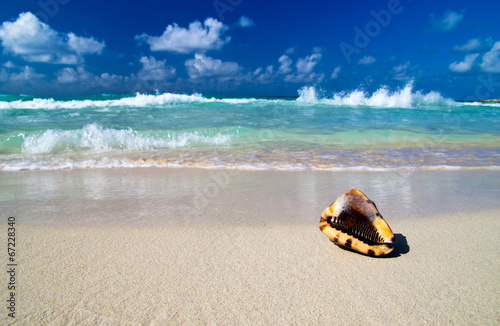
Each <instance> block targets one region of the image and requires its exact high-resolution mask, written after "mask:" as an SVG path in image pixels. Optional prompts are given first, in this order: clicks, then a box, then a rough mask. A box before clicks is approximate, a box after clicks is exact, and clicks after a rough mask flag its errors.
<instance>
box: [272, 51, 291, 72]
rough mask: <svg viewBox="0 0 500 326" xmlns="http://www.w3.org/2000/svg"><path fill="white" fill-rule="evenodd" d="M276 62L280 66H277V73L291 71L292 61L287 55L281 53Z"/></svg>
mask: <svg viewBox="0 0 500 326" xmlns="http://www.w3.org/2000/svg"><path fill="white" fill-rule="evenodd" d="M278 62H279V63H280V67H279V68H278V74H288V73H290V72H291V71H292V68H290V65H291V64H292V62H293V61H292V59H290V58H289V57H288V56H287V55H282V56H281V57H280V58H279V59H278ZM271 67H272V66H271Z"/></svg>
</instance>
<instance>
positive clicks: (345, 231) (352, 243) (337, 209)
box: [319, 189, 396, 256]
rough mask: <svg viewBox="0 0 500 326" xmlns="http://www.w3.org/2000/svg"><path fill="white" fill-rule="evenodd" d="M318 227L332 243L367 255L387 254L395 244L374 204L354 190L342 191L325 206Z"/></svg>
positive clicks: (390, 231) (388, 228) (391, 233)
mask: <svg viewBox="0 0 500 326" xmlns="http://www.w3.org/2000/svg"><path fill="white" fill-rule="evenodd" d="M319 227H320V229H321V231H322V232H323V233H324V234H326V236H328V238H329V239H330V240H332V241H333V242H335V243H337V244H339V245H342V246H345V247H347V248H350V249H353V250H356V251H358V252H361V253H363V254H366V255H371V256H381V255H386V254H388V253H389V252H391V251H392V250H393V247H392V245H393V244H395V243H396V238H395V237H394V233H393V232H392V230H391V228H390V227H389V225H388V224H387V222H386V221H385V220H384V218H383V217H382V215H380V213H379V211H378V209H377V207H376V206H375V203H374V202H373V201H371V200H370V199H368V197H366V195H365V194H364V193H362V192H361V191H359V190H357V189H353V190H350V191H348V192H346V193H344V194H343V195H342V196H340V197H339V198H337V200H335V202H334V203H333V204H332V205H330V206H329V207H327V208H326V209H325V211H324V212H323V214H322V215H321V219H320V222H319Z"/></svg>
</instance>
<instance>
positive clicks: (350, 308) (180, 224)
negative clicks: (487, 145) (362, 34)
mask: <svg viewBox="0 0 500 326" xmlns="http://www.w3.org/2000/svg"><path fill="white" fill-rule="evenodd" d="M499 180H500V171H497V170H481V171H476V170H474V171H397V172H394V171H393V172H366V171H364V172H360V171H354V172H325V171H293V172H290V171H238V170H227V169H218V170H209V169H164V168H148V169H108V170H97V169H94V170H66V171H26V172H6V173H0V186H1V187H0V200H1V203H2V209H3V212H4V213H5V214H7V215H6V216H15V217H16V223H17V224H16V241H17V244H16V246H17V258H18V268H19V273H18V278H17V284H18V285H19V290H18V292H17V298H18V301H17V312H18V314H17V317H16V323H15V324H18V325H25V324H44V323H52V324H55V325H64V324H83V325H89V324H109V325H165V324H195V325H199V324H207V323H208V324H256V323H260V324H292V323H299V324H320V325H321V324H324V325H329V324H332V323H334V324H341V325H344V324H370V325H382V324H402V323H405V324H409V325H420V324H423V323H429V324H442V323H452V324H478V325H479V324H495V323H498V320H499V319H500V312H499V310H498V302H499V299H500V298H499V293H500V284H499V282H498V281H497V271H498V270H499V267H500V254H499V252H498V250H497V249H498V244H499V240H498V236H497V234H496V233H497V230H498V229H499V227H500V221H499V220H498V216H499V215H500V204H499V203H498V200H497V199H498V196H499V193H500V189H499V188H498V184H500V182H499ZM351 188H358V189H360V190H361V191H363V192H365V194H366V195H367V196H368V197H369V198H370V199H372V200H373V201H374V202H375V203H376V204H377V207H378V209H379V211H380V212H381V213H382V215H383V216H384V218H385V220H386V221H387V222H388V224H389V225H390V226H391V228H392V230H393V231H394V233H395V235H396V237H397V240H398V244H397V245H396V247H395V251H394V254H393V255H391V256H389V257H388V258H371V257H368V256H363V255H361V254H358V253H355V252H351V251H348V250H343V249H341V248H339V247H337V246H336V245H334V244H333V243H332V242H330V241H329V240H328V238H327V237H326V236H325V235H323V234H322V233H321V231H320V230H319V227H318V223H319V217H320V214H321V212H322V211H323V210H324V209H325V208H326V207H327V206H328V205H330V204H331V202H333V201H334V200H335V199H336V197H338V196H339V195H341V194H342V193H343V192H345V191H347V190H349V189H351ZM2 233H5V232H2ZM0 239H1V241H2V243H1V244H0V245H1V246H2V247H4V248H6V247H7V244H6V241H7V239H6V237H5V236H2V237H0ZM1 257H3V258H2V259H3V260H4V261H5V259H6V255H5V254H4V255H2V256H1ZM2 274H5V275H2V276H1V277H0V282H1V284H7V283H8V280H7V277H8V275H7V273H2ZM2 293H4V294H3V296H4V297H5V296H6V294H5V291H2ZM6 299H7V298H6ZM10 321H11V320H10V319H8V318H7V310H6V309H4V310H3V313H2V314H0V323H5V322H10Z"/></svg>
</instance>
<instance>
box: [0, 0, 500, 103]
mask: <svg viewBox="0 0 500 326" xmlns="http://www.w3.org/2000/svg"><path fill="white" fill-rule="evenodd" d="M1 7H2V8H1V9H2V10H1V11H0V45H1V57H0V92H1V93H17V94H19V93H21V94H32V95H44V96H59V95H70V96H74V95H86V94H102V93H131V92H142V93H145V92H148V93H152V92H155V91H156V90H157V91H160V92H178V93H193V92H197V93H202V94H210V95H230V96H231V95H233V96H260V95H297V90H298V89H300V88H301V87H303V86H315V87H316V88H317V89H320V90H323V91H324V92H325V93H326V95H328V94H331V93H334V92H341V91H349V90H354V89H364V90H366V91H367V92H372V91H374V90H376V89H378V88H380V87H381V86H383V85H385V86H387V87H389V88H390V89H397V88H398V87H402V86H404V85H405V84H407V83H409V82H413V85H414V89H415V90H422V91H424V92H430V91H437V92H440V93H441V94H442V95H443V96H446V97H450V98H455V99H472V100H473V99H484V98H498V97H500V20H499V19H498V17H497V16H498V12H500V4H499V3H498V1H491V0H490V1H474V2H471V1H460V0H458V1H426V0H425V1H424V0H420V1H419V0H413V1H411V0H399V1H398V0H389V1H362V0H360V1H354V2H348V1H319V0H308V1H269V0H267V1H260V0H254V1H250V0H203V1H202V0H200V1H193V0H191V1H190V0H176V1H160V0H141V1H139V0H136V1H130V0H129V1H120V2H117V1H115V2H112V1H94V0H88V1H76V0H39V1H2V4H1Z"/></svg>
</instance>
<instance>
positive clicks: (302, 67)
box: [295, 53, 321, 74]
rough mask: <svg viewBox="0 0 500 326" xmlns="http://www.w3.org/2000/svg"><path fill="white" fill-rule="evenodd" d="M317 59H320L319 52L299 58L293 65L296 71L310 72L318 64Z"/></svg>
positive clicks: (300, 72) (301, 72)
mask: <svg viewBox="0 0 500 326" xmlns="http://www.w3.org/2000/svg"><path fill="white" fill-rule="evenodd" d="M319 60H321V53H313V54H311V55H310V56H307V57H305V58H300V59H299V60H298V61H297V63H296V64H295V67H297V73H299V74H309V73H311V72H312V71H313V69H314V67H315V66H316V65H317V64H318V62H319Z"/></svg>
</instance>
